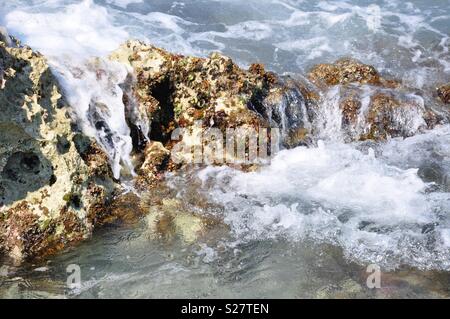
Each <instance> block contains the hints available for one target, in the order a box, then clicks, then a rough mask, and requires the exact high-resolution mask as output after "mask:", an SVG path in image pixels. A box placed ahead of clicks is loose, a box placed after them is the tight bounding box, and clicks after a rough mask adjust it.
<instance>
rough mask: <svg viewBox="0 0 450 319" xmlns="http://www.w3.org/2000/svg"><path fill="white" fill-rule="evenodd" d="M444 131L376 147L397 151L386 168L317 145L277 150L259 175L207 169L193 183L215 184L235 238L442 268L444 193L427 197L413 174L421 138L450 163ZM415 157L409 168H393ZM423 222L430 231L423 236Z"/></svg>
mask: <svg viewBox="0 0 450 319" xmlns="http://www.w3.org/2000/svg"><path fill="white" fill-rule="evenodd" d="M449 132H450V130H449V127H448V126H446V127H443V128H441V129H438V130H437V131H436V132H429V133H427V134H424V135H419V136H418V137H413V138H411V139H406V140H403V141H402V140H401V139H394V140H393V141H392V142H389V143H387V144H386V145H385V146H383V147H382V151H384V156H388V155H389V154H391V153H392V152H396V156H397V157H396V158H395V160H393V161H391V163H389V162H388V161H387V160H386V158H385V157H384V156H382V157H379V156H375V152H374V151H373V150H370V149H369V150H368V151H366V152H364V151H359V150H357V149H355V147H354V146H352V145H345V144H341V143H336V142H333V143H323V142H320V143H319V146H318V147H316V148H306V147H298V148H296V149H293V150H286V151H281V152H280V153H279V154H278V155H277V156H276V157H275V158H274V159H273V160H272V163H271V165H270V166H268V167H266V168H263V169H262V170H261V171H259V172H251V173H242V172H238V171H235V170H232V169H229V168H207V169H205V170H203V171H201V172H200V174H199V178H200V179H201V180H202V181H203V184H204V185H211V184H210V183H208V182H209V180H210V179H211V180H214V185H215V186H213V187H212V189H209V188H208V187H210V186H204V187H206V189H208V192H209V193H210V198H211V199H212V200H214V201H216V202H218V203H220V204H222V205H224V207H226V209H225V210H224V212H223V217H224V219H225V221H226V222H227V223H228V224H229V225H230V226H231V229H232V230H233V232H234V233H235V235H236V238H237V239H238V240H239V241H249V240H256V239H262V238H280V237H282V238H287V239H290V240H295V241H296V240H302V239H306V238H313V239H315V240H318V241H322V242H329V243H334V244H337V245H339V246H341V247H342V248H343V249H344V251H345V253H346V254H347V255H348V257H349V258H352V259H354V260H357V261H360V262H378V263H380V264H382V265H383V266H385V267H388V268H390V267H397V266H399V265H401V264H404V263H406V264H409V265H414V266H419V267H424V268H442V269H447V270H448V269H450V245H449V237H448V227H449V223H450V217H449V216H448V212H449V211H450V194H449V193H439V192H438V193H428V192H427V189H428V188H429V187H430V186H431V184H427V183H425V182H424V181H423V180H422V179H421V178H420V177H419V176H418V170H417V168H414V167H415V166H414V164H417V165H420V164H422V165H423V164H424V162H423V161H424V160H426V158H425V159H424V158H423V157H422V161H420V163H419V161H418V159H419V158H420V153H421V152H424V153H426V152H429V150H428V151H425V150H421V148H423V145H422V144H421V143H419V141H422V143H429V141H433V140H435V139H436V138H439V139H440V141H441V143H442V147H440V148H439V147H437V148H436V150H440V151H441V152H443V153H441V155H443V156H447V157H448V158H450V150H449V149H448V147H446V148H443V147H444V145H447V144H446V143H449V142H450V134H449ZM427 141H428V142H427ZM393 148H395V150H398V149H399V148H400V149H401V150H402V151H401V152H398V151H394V149H393ZM379 151H380V150H378V152H379ZM414 156H415V157H416V160H417V162H415V163H412V164H413V165H411V166H412V167H411V168H408V167H405V168H401V167H399V165H400V164H402V163H403V164H404V163H406V162H408V161H409V157H414ZM392 158H393V157H392ZM392 158H391V159H392ZM425 163H426V161H425ZM400 166H401V165H400ZM427 225H434V226H433V227H435V228H434V230H433V231H432V232H429V233H428V232H424V229H426V227H427ZM430 240H433V245H432V246H429V245H430V244H429V243H430Z"/></svg>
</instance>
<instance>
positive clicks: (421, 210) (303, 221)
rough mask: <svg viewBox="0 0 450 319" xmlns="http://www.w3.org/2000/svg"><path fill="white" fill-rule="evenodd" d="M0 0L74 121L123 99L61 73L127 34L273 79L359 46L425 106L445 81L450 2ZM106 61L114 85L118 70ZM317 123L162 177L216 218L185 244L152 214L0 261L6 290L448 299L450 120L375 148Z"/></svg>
mask: <svg viewBox="0 0 450 319" xmlns="http://www.w3.org/2000/svg"><path fill="white" fill-rule="evenodd" d="M0 3H1V9H0V23H1V24H3V25H6V26H7V27H8V29H9V30H10V32H11V33H12V34H14V35H16V36H18V37H19V38H20V39H21V40H23V41H24V42H25V43H27V44H29V45H31V46H32V47H34V48H36V49H38V50H40V51H41V52H43V53H45V54H46V55H47V56H48V57H49V60H50V64H51V65H52V67H53V68H54V71H55V72H56V73H57V74H58V76H59V77H60V79H61V80H62V82H63V85H64V88H65V89H66V91H67V93H68V94H69V98H70V101H71V104H72V105H73V107H74V112H75V114H76V116H77V117H78V118H79V121H81V122H83V114H84V112H85V106H86V105H85V104H84V103H85V102H84V99H83V97H85V96H86V95H92V96H94V95H98V96H101V98H103V99H104V100H107V101H108V102H109V104H110V105H119V106H120V103H121V101H120V98H119V99H115V97H116V95H114V94H112V95H108V93H107V92H105V91H108V92H110V90H105V88H107V87H110V86H111V83H103V84H102V83H100V84H99V83H93V82H89V78H86V79H84V81H83V83H81V82H77V81H74V80H73V79H71V78H70V76H68V72H67V67H68V65H73V64H80V65H81V64H82V63H83V59H85V58H88V57H90V56H106V55H107V54H108V53H109V52H110V51H112V50H114V49H115V48H116V47H117V46H118V45H119V44H120V43H121V42H123V41H125V40H126V39H128V38H130V37H133V38H139V39H143V40H146V41H149V42H151V43H153V44H155V45H157V46H161V47H163V48H166V49H168V50H171V51H174V52H180V53H183V54H193V55H200V56H206V55H208V54H209V53H210V52H211V51H221V52H223V53H225V54H226V55H229V56H231V57H232V58H233V59H234V60H235V61H236V62H238V63H239V64H240V65H241V66H247V65H248V64H250V63H252V62H255V61H259V62H262V63H264V64H265V65H266V66H267V68H268V69H270V70H273V71H276V72H278V73H284V72H292V73H301V74H304V73H305V72H306V71H307V70H308V68H309V67H311V66H312V65H314V64H315V63H322V62H331V61H334V60H335V59H337V58H339V57H342V56H353V57H356V58H358V59H360V60H362V61H363V62H365V63H369V64H372V65H374V66H375V67H376V68H377V69H378V70H379V71H380V72H381V73H383V74H384V75H386V76H390V77H394V78H397V79H400V80H401V81H402V82H403V84H404V85H405V86H406V87H408V88H410V89H411V91H413V92H417V95H420V96H421V97H422V98H423V101H424V103H426V104H427V105H431V106H432V107H433V106H434V104H433V103H435V102H433V101H434V97H433V94H432V93H433V92H434V87H435V86H436V85H437V84H440V83H446V82H449V81H450V54H449V44H450V40H449V30H450V9H449V5H448V3H447V1H439V0H436V1H422V0H420V1H409V2H405V1H396V0H392V1H362V0H352V1H306V0H305V1H294V0H267V1H256V0H248V1H237V0H236V1H234V0H223V1H212V0H198V1H195V0H191V1H166V0H164V1H163V0H161V1H160V0H153V1H152V0H143V1H138V0H136V1H133V0H115V1H114V0H111V1H108V0H106V1H103V0H101V1H100V0H99V1H62V0H61V1H58V0H54V1H37V0H36V1H22V0H21V1H4V0H1V1H0ZM108 69H109V72H111V74H114V75H115V76H116V78H117V81H120V78H121V76H123V74H122V71H123V70H121V69H120V68H118V67H117V66H109V68H108ZM116 84H117V83H116ZM113 87H116V86H114V85H113ZM119 113H120V112H119ZM108 120H109V121H110V123H111V125H112V127H113V128H114V130H115V134H116V135H117V136H118V138H119V139H121V141H122V142H123V143H121V144H120V145H121V146H120V147H119V146H116V148H115V149H114V150H112V151H111V154H113V155H112V156H116V157H117V158H116V162H117V163H118V161H120V160H122V161H123V162H126V161H127V154H128V153H127V151H128V149H127V145H128V144H127V143H129V141H128V140H127V136H128V135H129V132H128V131H127V129H128V128H127V126H126V124H124V123H125V121H124V118H123V115H121V114H116V113H115V114H114V117H112V118H110V119H108ZM326 128H327V129H326V130H325V131H324V134H323V136H321V137H322V140H321V141H319V142H318V143H316V145H315V146H313V147H310V148H306V147H298V148H296V149H293V150H284V151H282V152H280V153H279V154H278V155H277V156H276V157H275V158H274V159H273V160H272V163H271V165H270V166H267V167H265V168H263V169H262V170H261V171H258V172H248V173H244V172H240V171H235V170H233V169H230V168H224V167H223V168H219V167H216V168H203V169H200V170H198V171H195V172H185V173H180V174H178V175H175V176H169V178H168V185H167V187H168V188H169V189H170V194H171V196H174V197H176V198H179V199H181V200H182V201H183V202H185V203H186V205H185V207H184V209H187V210H189V211H193V212H195V213H196V214H200V215H204V216H208V218H214V219H217V220H220V221H221V226H220V227H217V229H212V230H211V231H209V232H207V233H206V234H203V235H202V236H201V238H198V240H196V241H195V242H193V243H192V242H186V240H183V238H181V237H179V236H178V237H177V236H175V237H174V238H171V239H167V238H156V239H155V237H154V236H153V235H152V230H151V229H150V228H149V226H148V220H146V219H144V220H142V221H141V222H139V223H138V224H136V225H130V226H122V227H108V228H105V229H102V230H99V231H98V232H97V233H96V234H95V236H94V238H93V239H92V240H90V241H88V242H86V243H83V244H81V245H80V246H79V247H76V248H74V249H72V250H70V251H68V252H65V253H63V254H61V255H59V256H56V257H54V258H53V259H52V260H50V261H49V262H48V263H44V264H36V265H26V266H22V267H18V268H17V267H14V266H12V265H8V264H5V265H3V266H2V268H1V269H0V280H1V281H0V282H1V285H0V295H2V296H7V297H17V296H23V297H104V298H108V297H192V296H194V297H276V298H278V297H279V298H282V297H287V298H292V297H312V298H316V297H317V298H322V297H324V298H326V297H368V298H372V297H375V298H386V297H449V296H450V292H449V289H450V276H449V271H450V177H449V176H450V126H449V125H443V126H440V127H438V128H436V129H434V130H432V131H429V132H424V133H423V134H419V135H417V136H415V137H411V138H408V139H392V140H389V141H387V142H384V143H379V144H376V143H368V142H366V143H352V144H344V143H343V142H342V141H341V139H340V138H339V131H338V129H336V128H334V127H333V126H327V127H326ZM85 129H86V131H87V132H88V133H91V134H92V135H94V136H95V132H91V131H89V130H90V128H89V127H86V128H85ZM199 198H201V200H199ZM200 202H202V203H200ZM204 203H208V205H206V206H208V207H207V208H205V205H204ZM69 264H78V265H80V267H81V271H82V272H81V278H82V286H81V288H80V289H76V290H68V289H67V288H66V286H65V283H66V278H67V274H66V267H67V266H68V265H69ZM370 264H377V265H379V266H380V267H381V269H382V272H383V275H382V288H381V289H369V288H368V287H367V286H366V279H367V275H368V273H367V272H366V268H367V266H368V265H370Z"/></svg>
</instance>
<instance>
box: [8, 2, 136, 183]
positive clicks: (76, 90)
mask: <svg viewBox="0 0 450 319" xmlns="http://www.w3.org/2000/svg"><path fill="white" fill-rule="evenodd" d="M52 9H54V10H57V9H58V7H55V8H52ZM52 11H53V10H52ZM4 20H5V24H6V26H7V27H8V28H9V29H11V30H14V32H17V35H18V36H22V40H23V41H24V42H25V43H26V44H28V45H30V46H31V47H33V48H35V49H37V50H39V51H40V52H42V53H43V54H45V55H46V57H48V58H49V64H50V66H51V67H52V69H53V70H54V73H55V75H56V76H57V77H58V79H59V80H60V83H61V85H62V87H63V89H64V91H65V93H66V96H67V99H68V102H69V104H70V106H71V107H72V109H71V111H72V112H73V118H74V119H75V120H76V122H77V123H78V124H79V126H80V128H81V129H82V130H83V132H84V133H85V134H86V135H88V136H90V137H94V138H95V139H96V140H97V141H98V142H99V143H100V145H102V146H103V148H104V149H105V151H106V152H107V154H108V155H109V158H110V160H111V166H112V170H113V173H114V176H115V177H116V178H119V177H120V172H121V168H122V165H123V166H124V167H125V168H126V169H128V171H129V172H131V173H132V172H133V167H132V165H131V161H130V157H129V156H130V153H131V151H132V148H133V146H132V141H131V137H130V129H129V127H128V125H127V123H126V119H125V107H124V104H123V99H122V98H123V91H122V89H121V87H120V86H121V85H122V84H123V83H124V82H125V81H126V79H127V75H128V70H127V69H126V67H125V66H124V65H121V64H119V63H115V62H111V61H109V60H108V59H106V58H102V57H104V56H105V55H106V54H107V53H108V52H110V51H112V50H114V49H116V48H117V47H118V45H119V44H120V43H122V42H123V41H125V40H126V39H127V38H128V37H129V35H128V33H127V32H126V31H124V30H122V29H120V28H116V27H113V26H112V23H111V21H110V17H109V15H108V13H107V10H106V9H105V8H101V7H98V6H96V5H94V4H93V2H92V1H90V0H89V1H83V2H81V3H80V4H74V5H69V6H67V7H66V8H64V10H62V12H59V11H58V12H51V13H34V12H32V13H29V12H25V11H21V10H20V9H18V10H15V11H12V12H10V13H8V14H7V15H6V16H5V18H4Z"/></svg>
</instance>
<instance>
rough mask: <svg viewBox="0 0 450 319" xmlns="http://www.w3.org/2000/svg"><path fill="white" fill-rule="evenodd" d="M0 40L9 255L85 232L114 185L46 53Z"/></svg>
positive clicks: (60, 244) (20, 256) (0, 167)
mask: <svg viewBox="0 0 450 319" xmlns="http://www.w3.org/2000/svg"><path fill="white" fill-rule="evenodd" d="M2 34H3V35H2V38H1V40H2V41H1V42H0V73H1V87H0V105H1V108H2V110H1V112H0V250H1V251H3V252H4V253H6V254H7V255H9V256H10V257H12V258H13V259H14V260H16V261H22V260H25V259H28V258H33V257H36V256H43V255H46V254H49V253H52V252H54V251H57V250H60V249H62V248H64V247H66V246H67V245H68V244H71V243H75V242H78V241H80V240H82V239H85V238H87V237H89V236H90V235H91V233H92V230H93V229H94V227H95V226H96V224H97V223H98V219H99V216H102V215H103V214H108V213H107V209H106V205H107V203H108V201H109V200H110V199H111V196H112V195H113V192H114V191H115V189H116V186H117V185H116V184H115V183H114V181H113V180H112V178H111V170H110V168H109V164H108V158H107V157H106V156H105V154H104V153H103V151H102V150H101V149H100V147H99V146H98V145H96V143H95V142H94V141H93V140H91V139H89V138H87V137H86V136H84V135H82V134H81V133H79V132H77V131H76V129H75V125H74V123H72V122H71V119H70V117H69V113H68V106H67V103H66V102H65V100H64V97H63V95H62V92H61V89H60V88H59V86H58V83H57V81H56V80H55V78H54V76H53V75H52V73H51V71H50V69H49V67H48V65H47V62H46V59H45V58H44V57H43V56H42V55H40V54H39V53H36V52H33V51H32V50H31V49H30V48H28V47H11V46H9V44H10V42H9V41H6V38H5V36H4V34H5V33H3V32H2Z"/></svg>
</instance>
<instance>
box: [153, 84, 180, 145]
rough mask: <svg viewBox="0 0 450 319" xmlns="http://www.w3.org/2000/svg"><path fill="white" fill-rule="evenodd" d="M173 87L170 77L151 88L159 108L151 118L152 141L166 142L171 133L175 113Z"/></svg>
mask: <svg viewBox="0 0 450 319" xmlns="http://www.w3.org/2000/svg"><path fill="white" fill-rule="evenodd" d="M172 93H173V88H172V87H171V84H170V79H168V78H167V79H165V80H163V81H161V82H160V83H158V84H156V85H154V86H153V87H152V88H151V94H152V96H153V97H154V98H155V99H156V100H157V101H158V102H159V105H160V110H159V111H158V112H157V113H156V114H155V116H154V117H153V119H152V124H151V130H150V139H151V140H152V141H158V142H162V143H163V144H165V143H167V142H168V141H169V140H170V136H171V133H172V128H171V124H172V122H173V121H174V118H175V113H174V106H173V101H172Z"/></svg>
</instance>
